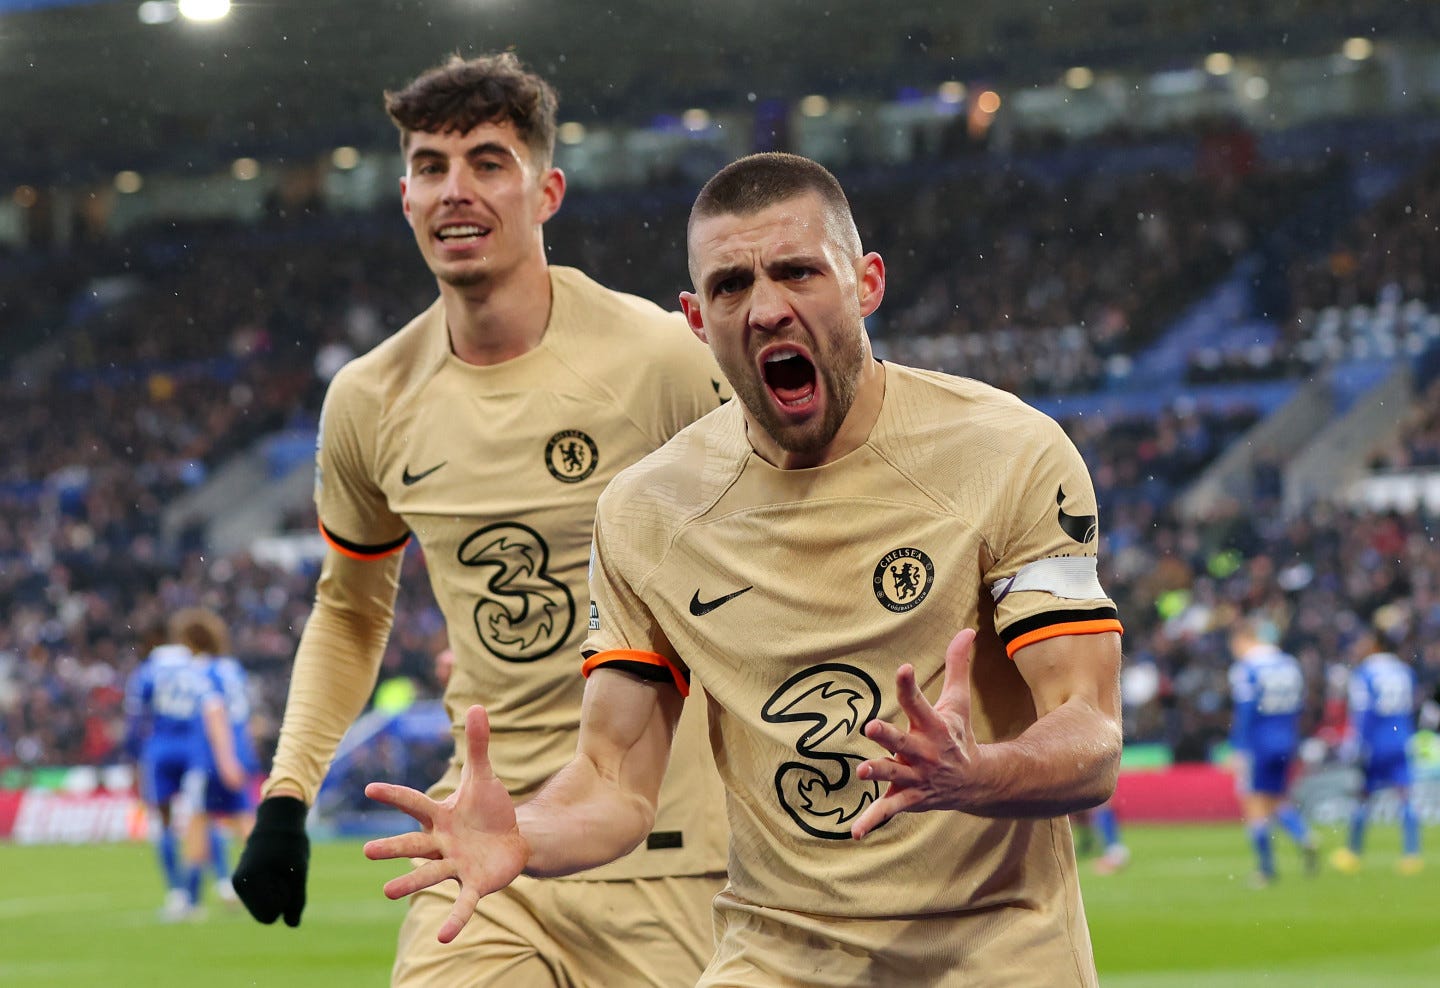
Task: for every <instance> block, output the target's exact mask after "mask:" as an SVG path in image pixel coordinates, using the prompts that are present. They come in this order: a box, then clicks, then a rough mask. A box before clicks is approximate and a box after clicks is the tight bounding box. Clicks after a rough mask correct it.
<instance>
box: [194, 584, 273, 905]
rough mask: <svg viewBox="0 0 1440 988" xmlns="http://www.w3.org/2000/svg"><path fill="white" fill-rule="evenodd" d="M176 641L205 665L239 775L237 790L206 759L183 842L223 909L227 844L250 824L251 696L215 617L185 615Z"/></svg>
mask: <svg viewBox="0 0 1440 988" xmlns="http://www.w3.org/2000/svg"><path fill="white" fill-rule="evenodd" d="M177 631H178V632H179V634H180V635H181V636H182V637H181V641H182V642H183V644H185V645H186V646H187V647H189V649H190V651H191V652H192V653H193V654H194V655H195V657H196V658H197V659H199V660H200V661H201V662H202V663H203V664H204V665H205V672H206V675H208V676H209V678H210V681H211V685H212V687H213V688H214V690H215V692H216V693H218V694H219V696H220V698H221V700H222V701H223V702H224V706H225V721H226V725H227V727H228V729H229V731H230V741H231V746H232V750H233V752H234V757H235V760H236V761H237V762H238V763H239V768H240V770H241V772H242V773H243V778H241V779H240V782H239V785H235V784H234V780H233V779H228V780H227V778H226V774H225V773H224V772H223V771H222V770H221V764H222V759H221V758H220V757H219V756H218V754H217V752H216V751H215V750H214V746H213V745H207V746H206V748H207V751H208V752H209V754H210V757H209V759H208V764H207V765H206V775H205V798H204V808H205V813H204V816H203V818H201V817H199V816H197V817H196V818H195V821H194V823H193V825H192V830H191V833H190V834H189V835H188V839H189V840H190V841H192V842H196V843H202V844H203V845H204V847H205V850H206V851H207V856H208V859H209V862H210V866H211V868H212V869H213V871H214V874H215V893H216V895H217V897H218V898H219V899H220V900H221V901H222V902H225V903H227V904H236V903H239V901H240V900H239V898H238V897H237V896H236V895H235V889H234V887H233V886H232V885H231V884H230V870H231V869H230V840H231V839H236V840H239V841H241V842H243V841H244V840H245V838H246V837H248V836H249V835H250V828H251V827H252V826H253V825H254V823H255V797H254V794H253V792H252V791H251V784H252V782H253V781H254V779H255V777H256V774H257V773H258V772H259V770H260V761H259V759H258V758H257V757H256V754H255V742H254V740H253V739H252V738H251V736H250V697H249V693H248V685H247V682H246V677H245V669H244V667H243V666H241V665H240V663H239V662H238V661H237V660H236V659H235V658H234V657H233V656H231V655H230V635H229V633H228V632H227V631H226V628H225V624H224V622H223V621H222V620H221V618H220V616H219V615H218V614H215V613H214V612H212V611H207V610H202V609H198V608H197V609H192V610H191V611H189V612H187V616H186V621H185V623H184V626H183V627H180V628H178V629H177Z"/></svg>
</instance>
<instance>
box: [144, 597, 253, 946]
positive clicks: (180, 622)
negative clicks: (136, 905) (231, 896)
mask: <svg viewBox="0 0 1440 988" xmlns="http://www.w3.org/2000/svg"><path fill="white" fill-rule="evenodd" d="M186 614H187V612H185V611H181V612H178V613H177V614H176V615H175V616H174V617H173V618H172V619H171V621H170V625H169V629H168V634H167V636H166V638H167V641H166V643H163V644H159V645H157V646H156V647H155V648H153V649H152V650H151V652H150V654H149V655H148V656H146V658H145V661H144V662H142V663H141V664H140V666H139V667H138V668H137V669H136V670H135V672H134V673H133V674H132V675H131V678H130V681H129V683H128V684H127V685H126V696H125V711H126V720H127V736H128V742H127V744H128V747H129V748H130V750H131V751H132V752H135V753H136V754H137V755H138V766H139V772H138V774H139V776H140V791H141V796H142V798H143V799H144V800H145V802H146V804H147V805H148V806H149V807H150V809H151V812H152V813H153V817H152V819H153V820H154V821H155V823H154V826H155V828H156V833H155V841H156V852H157V854H158V855H159V858H160V866H161V870H162V872H163V874H164V876H165V885H166V896H165V904H164V906H163V907H162V908H161V913H160V915H161V918H162V919H164V920H166V921H168V922H175V921H179V920H183V919H187V918H190V917H192V916H195V915H196V914H197V913H196V911H197V909H198V907H199V891H200V874H201V867H202V865H203V863H204V855H203V850H202V848H201V847H200V845H199V844H198V843H197V842H196V841H195V840H194V839H193V836H190V835H192V834H193V831H190V830H189V829H188V827H187V839H185V840H181V838H180V836H179V835H178V834H177V833H176V829H175V825H176V822H177V821H176V812H175V811H176V809H177V807H178V801H179V799H180V798H181V797H183V798H184V799H185V801H186V803H187V804H188V808H189V810H190V811H191V821H192V823H198V825H200V826H202V827H203V825H204V824H203V821H204V810H203V801H204V787H205V776H206V772H207V769H208V768H210V767H211V766H212V765H214V766H216V770H217V771H218V772H220V773H222V774H223V775H224V777H225V778H226V779H228V780H229V781H231V782H232V783H234V782H238V781H239V773H240V771H241V769H240V766H239V764H238V763H237V762H236V760H235V758H234V752H233V749H232V748H231V747H230V742H229V725H228V723H227V722H226V721H225V719H224V704H223V700H222V698H221V696H220V694H219V693H218V692H217V691H216V689H215V687H214V684H213V683H212V682H211V680H210V679H209V677H208V675H207V673H206V669H205V666H204V664H203V663H202V662H201V661H199V660H197V659H196V657H195V655H194V653H193V652H192V651H191V649H190V648H189V647H188V646H187V645H186V644H185V643H184V641H185V620H186Z"/></svg>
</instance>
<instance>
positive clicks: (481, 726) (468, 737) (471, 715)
mask: <svg viewBox="0 0 1440 988" xmlns="http://www.w3.org/2000/svg"><path fill="white" fill-rule="evenodd" d="M465 744H466V747H467V749H468V755H467V757H466V759H465V768H466V769H467V770H468V771H469V772H470V773H471V774H473V775H474V776H475V777H477V778H480V779H493V778H495V770H494V769H493V768H491V767H490V715H489V714H487V713H486V712H485V708H484V707H482V706H480V704H478V703H477V704H475V705H474V706H472V707H471V708H470V709H469V710H467V711H465Z"/></svg>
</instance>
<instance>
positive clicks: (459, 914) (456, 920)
mask: <svg viewBox="0 0 1440 988" xmlns="http://www.w3.org/2000/svg"><path fill="white" fill-rule="evenodd" d="M479 903H480V893H479V892H473V891H471V890H470V889H468V888H462V889H461V890H460V894H459V895H458V896H456V897H455V908H454V909H452V910H450V915H449V916H447V917H446V919H445V924H444V925H443V926H441V927H440V932H439V933H438V934H437V935H436V939H438V940H439V941H440V942H441V943H449V942H450V941H451V940H454V939H455V938H456V937H458V936H459V935H460V931H461V930H463V929H464V928H465V924H466V923H468V922H470V917H471V916H473V915H475V907H476V906H477V905H478V904H479Z"/></svg>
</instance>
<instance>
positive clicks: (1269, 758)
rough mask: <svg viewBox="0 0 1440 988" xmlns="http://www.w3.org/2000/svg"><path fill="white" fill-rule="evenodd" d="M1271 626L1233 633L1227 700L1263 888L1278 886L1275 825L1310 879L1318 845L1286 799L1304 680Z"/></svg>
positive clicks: (1243, 623) (1241, 626)
mask: <svg viewBox="0 0 1440 988" xmlns="http://www.w3.org/2000/svg"><path fill="white" fill-rule="evenodd" d="M1274 637H1275V628H1274V625H1272V624H1270V623H1269V622H1268V621H1266V620H1264V619H1262V618H1255V617H1248V618H1243V619H1241V620H1240V621H1238V622H1237V623H1236V624H1235V625H1234V626H1233V627H1232V628H1231V631H1230V651H1231V654H1232V655H1233V656H1234V658H1235V662H1234V664H1233V665H1232V666H1231V667H1230V695H1231V699H1232V701H1233V702H1234V715H1233V717H1234V719H1233V721H1232V724H1231V729H1230V745H1231V747H1232V748H1233V749H1234V751H1235V761H1236V765H1235V768H1236V783H1237V785H1238V788H1239V790H1240V802H1241V806H1242V808H1243V810H1244V813H1245V825H1246V828H1247V830H1248V831H1249V834H1250V842H1251V843H1252V844H1253V845H1254V848H1255V857H1256V861H1257V864H1258V868H1257V870H1256V873H1255V877H1254V879H1253V881H1254V884H1255V885H1257V886H1260V887H1263V886H1266V885H1269V884H1270V883H1271V882H1273V881H1274V880H1275V874H1276V873H1275V852H1274V850H1273V848H1272V847H1271V843H1270V825H1271V821H1272V820H1273V821H1276V822H1278V823H1279V824H1280V826H1282V827H1284V828H1285V831H1286V833H1288V834H1289V835H1290V836H1291V837H1292V838H1294V840H1295V844H1296V846H1297V847H1299V848H1300V853H1301V855H1302V857H1303V858H1304V861H1305V871H1306V873H1307V874H1314V873H1315V870H1316V866H1317V860H1318V859H1317V856H1316V849H1315V839H1314V837H1313V836H1312V835H1311V833H1310V828H1309V827H1308V826H1307V825H1306V823H1305V818H1304V817H1302V816H1301V815H1300V811H1299V810H1297V809H1296V808H1295V807H1294V805H1293V804H1292V803H1290V802H1289V800H1288V799H1287V797H1286V791H1287V789H1288V783H1289V775H1290V763H1291V761H1292V759H1293V758H1294V756H1295V749H1296V748H1297V747H1299V744H1300V712H1301V710H1302V709H1304V705H1305V677H1304V675H1303V673H1302V672H1301V671H1300V663H1298V662H1296V661H1295V658H1294V656H1292V655H1288V654H1286V653H1285V652H1282V651H1281V650H1280V649H1279V648H1278V647H1277V646H1276V645H1275V644H1274Z"/></svg>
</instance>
